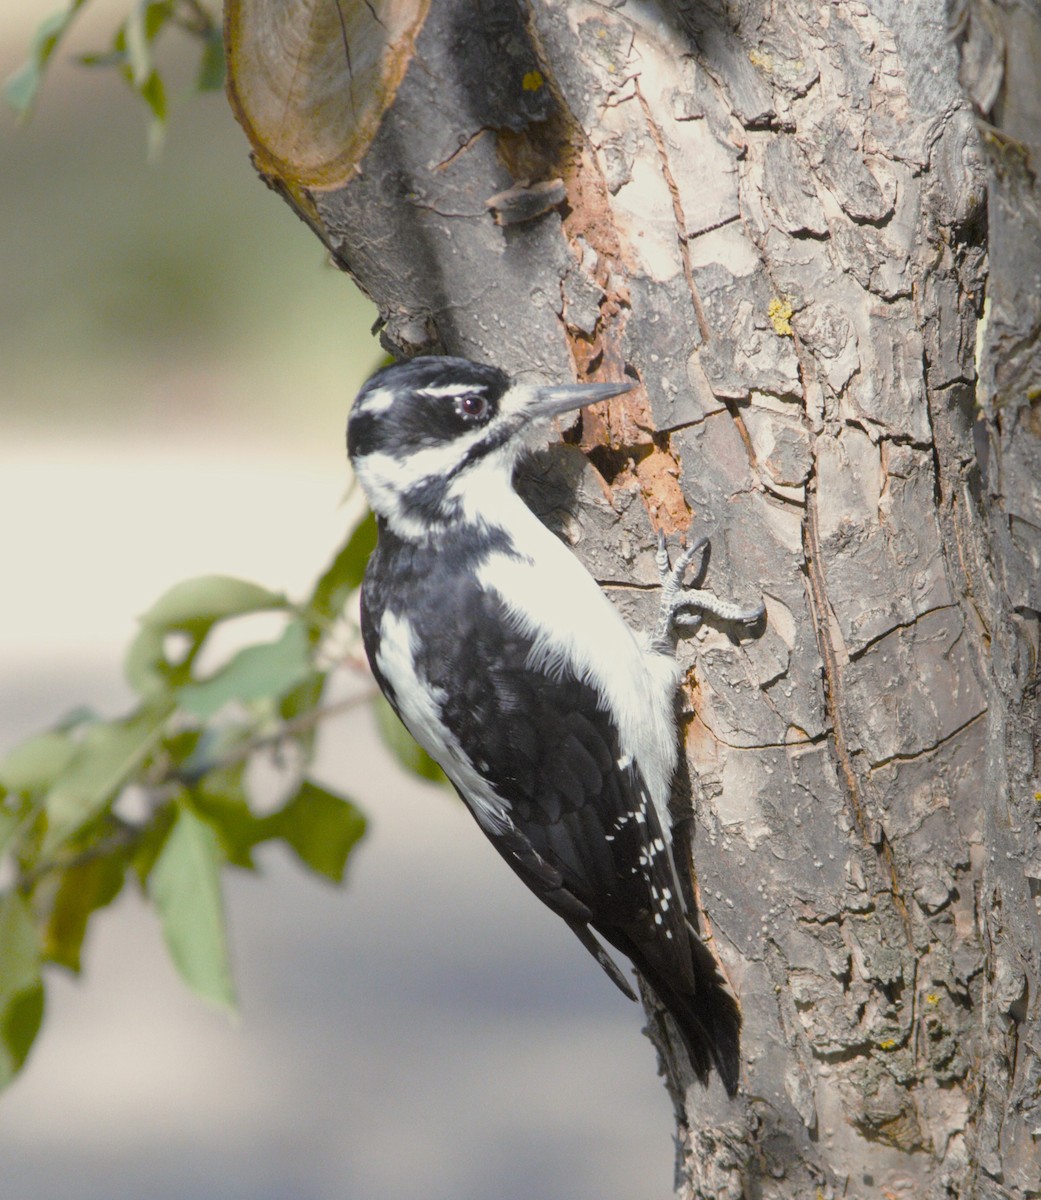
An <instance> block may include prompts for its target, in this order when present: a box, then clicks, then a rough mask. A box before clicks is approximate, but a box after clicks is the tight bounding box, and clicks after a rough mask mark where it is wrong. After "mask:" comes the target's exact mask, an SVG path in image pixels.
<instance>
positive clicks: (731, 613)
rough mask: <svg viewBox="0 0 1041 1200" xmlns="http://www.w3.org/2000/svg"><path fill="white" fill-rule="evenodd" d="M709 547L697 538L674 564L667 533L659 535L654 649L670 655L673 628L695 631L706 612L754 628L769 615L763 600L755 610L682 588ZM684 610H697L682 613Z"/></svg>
mask: <svg viewBox="0 0 1041 1200" xmlns="http://www.w3.org/2000/svg"><path fill="white" fill-rule="evenodd" d="M707 545H708V538H707V537H700V538H698V539H697V540H696V541H694V542H692V543H691V545H689V546H687V547H686V548H685V549H684V550H683V551H682V553H681V554H680V556H679V558H677V560H676V562H675V563H672V562H670V559H669V547H668V543H667V542H666V540H665V534H664V533H662V532H659V534H658V549H657V552H656V553H655V556H654V561H655V563H656V564H657V567H658V575H659V577H660V579H661V601H660V605H659V609H658V624H657V627H656V628H655V631H654V638H653V641H652V644H653V646H654V648H655V650H658V651H661V652H662V653H666V654H667V653H669V652H670V651H671V641H670V636H671V634H672V630H673V628H674V627H675V626H681V625H682V626H684V627H686V628H692V629H696V628H697V627H698V626H699V625H700V624H701V622H702V619H703V616H702V614H704V613H711V614H712V616H714V617H718V618H719V619H720V620H721V621H732V622H736V623H739V624H742V625H754V624H755V622H756V621H758V620H760V619H761V618H762V616H763V614H764V613H765V612H766V605H765V604H764V603H763V601H762V600H760V601H759V603H758V604H757V605H756V607H755V608H752V609H748V608H742V607H741V606H740V605H738V604H734V603H732V602H731V601H729V600H720V598H719V597H718V596H716V595H714V594H713V593H712V592H708V591H704V590H703V589H701V588H685V587H684V586H683V579H684V577H685V576H686V574H687V571H688V570H689V569H690V566H691V564H692V563H693V562H694V560H695V558H697V556H698V555H699V554H700V553H701V552H702V551H703V550H704V549H705V547H706V546H707ZM699 574H700V570H699ZM682 609H694V610H696V611H694V612H682V611H681V610H682Z"/></svg>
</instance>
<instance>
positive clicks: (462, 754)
mask: <svg viewBox="0 0 1041 1200" xmlns="http://www.w3.org/2000/svg"><path fill="white" fill-rule="evenodd" d="M632 386H633V385H632V384H631V383H628V382H627V383H595V384H580V385H575V384H572V385H564V386H548V387H540V386H535V385H532V384H528V383H524V382H520V381H516V380H513V379H511V378H510V377H509V376H508V375H507V374H506V373H505V372H504V371H501V370H499V369H498V368H496V367H492V366H485V365H482V364H479V363H474V362H470V361H468V360H466V359H460V358H447V357H438V358H433V357H427V358H415V359H412V360H411V361H406V362H402V363H398V364H396V365H394V366H391V367H387V368H385V369H384V370H382V371H379V372H377V373H376V374H375V375H374V376H373V377H372V378H371V379H370V380H369V381H368V383H366V384H365V386H364V387H363V388H362V390H361V392H360V393H359V395H358V397H357V400H356V401H355V403H354V405H353V407H352V409H351V414H350V419H349V422H348V428H347V448H348V453H349V456H350V460H351V464H352V467H353V469H354V473H355V476H356V477H357V479H358V481H359V482H360V483H361V486H362V488H363V490H364V492H365V495H366V497H367V498H368V501H369V504H370V506H371V507H372V509H373V511H374V512H375V514H376V521H377V527H378V544H377V547H376V550H375V551H374V553H373V555H372V557H371V559H370V561H369V564H368V568H367V570H366V572H365V578H364V582H363V584H362V589H361V628H362V637H363V640H364V644H365V650H366V654H367V655H368V659H369V663H370V664H371V666H372V671H373V674H374V675H375V677H376V680H377V682H378V683H379V686H380V688H381V689H382V691H383V693H384V695H385V696H386V697H387V699H388V700H389V701H390V704H391V705H392V707H393V708H394V710H395V711H396V712H397V714H398V716H399V717H400V718H401V720H402V721H403V722H404V724H405V725H406V727H407V728H408V729H409V731H410V732H411V734H412V735H413V737H414V738H415V739H416V741H417V742H418V743H419V744H420V745H421V746H422V747H423V748H424V749H425V750H426V751H427V752H428V753H429V754H430V755H431V756H432V757H433V758H434V759H435V760H436V761H437V762H438V763H439V764H440V765H441V767H442V768H443V770H444V772H445V774H446V775H447V776H448V778H449V779H450V780H451V782H452V784H453V785H454V786H455V789H456V791H457V792H458V793H459V795H460V797H461V798H462V800H463V802H464V803H465V804H466V806H467V808H468V809H469V810H470V812H471V813H472V814H473V816H474V817H475V818H476V820H477V822H478V824H479V825H480V827H481V829H482V830H483V831H484V833H485V834H486V835H487V836H488V838H489V839H490V840H491V842H492V844H493V845H494V846H495V848H496V850H498V852H499V853H500V854H501V855H502V857H503V858H504V859H505V860H506V862H507V863H509V865H510V866H511V867H512V868H513V870H514V871H515V872H516V873H517V875H519V876H520V878H521V879H522V880H523V881H524V883H526V884H527V886H528V887H529V888H530V889H531V890H532V891H533V892H534V893H535V894H536V895H537V896H538V897H539V899H540V900H542V901H543V903H545V904H546V905H548V907H549V908H550V909H552V910H553V912H555V913H557V914H558V915H559V916H560V917H562V918H563V920H564V921H565V922H566V923H567V925H568V926H569V927H570V928H571V929H572V930H573V932H574V933H575V934H576V935H577V936H578V939H579V940H580V941H581V943H582V944H583V945H584V946H585V947H586V949H587V950H589V951H590V953H591V954H592V955H593V956H594V957H595V958H596V959H597V961H598V962H599V963H600V965H601V966H602V967H603V968H604V970H605V971H606V972H607V974H608V975H609V976H610V977H611V979H612V980H613V981H614V982H615V983H616V984H617V985H618V987H619V988H620V989H621V990H622V991H623V992H624V993H625V994H626V995H627V996H628V997H630V999H633V1000H635V999H636V996H635V993H634V992H633V990H632V987H631V986H630V984H629V982H628V979H627V977H626V976H625V975H624V974H623V972H622V970H621V969H620V968H619V967H618V966H617V964H616V963H615V962H614V960H613V959H612V958H611V956H610V955H609V954H608V952H607V950H606V949H605V947H604V945H603V944H602V942H601V941H600V940H598V937H597V936H596V935H599V938H601V939H603V941H604V942H606V943H607V944H608V945H610V946H612V947H614V948H615V949H616V950H618V951H620V952H621V953H622V954H624V955H625V956H626V957H627V958H629V959H630V961H631V962H632V964H633V965H634V966H635V967H636V969H637V971H638V972H639V973H640V975H641V976H642V977H643V979H644V980H645V982H646V983H647V984H648V985H649V987H650V988H651V990H652V991H653V992H654V994H655V995H656V997H657V998H658V1000H659V1001H660V1002H661V1005H662V1006H663V1007H664V1009H665V1010H666V1011H667V1012H668V1013H669V1014H671V1016H672V1018H673V1020H674V1021H675V1023H676V1026H677V1028H678V1031H679V1034H680V1036H681V1038H682V1041H683V1043H684V1045H685V1046H686V1049H687V1053H688V1056H689V1058H690V1062H691V1066H692V1068H693V1070H694V1073H695V1075H696V1076H697V1077H698V1078H699V1079H700V1080H701V1081H702V1082H703V1083H704V1082H707V1077H708V1073H709V1070H710V1067H711V1066H712V1065H715V1067H716V1069H717V1070H718V1072H719V1075H720V1078H721V1079H722V1081H723V1084H724V1086H725V1087H726V1090H727V1091H728V1093H729V1094H730V1095H731V1096H732V1095H734V1094H735V1092H736V1088H737V1074H738V1068H739V1062H740V1059H739V1046H738V1037H739V1032H740V1016H739V1013H738V1008H737V1004H736V1002H735V1000H734V998H733V996H732V994H731V993H730V991H729V990H728V989H727V987H726V985H725V983H724V981H723V978H722V976H721V974H720V972H719V969H718V967H717V965H716V962H715V960H714V958H713V957H712V954H711V952H710V951H709V950H708V949H707V948H706V947H705V945H704V944H703V943H702V942H701V940H700V939H699V937H698V936H697V933H696V931H695V927H694V921H693V915H692V913H691V912H689V911H688V909H687V907H686V904H685V902H684V899H683V897H684V892H683V890H682V889H681V887H680V885H679V880H678V875H677V870H676V864H675V861H674V857H673V851H672V846H671V838H670V832H671V820H670V814H669V794H670V789H671V783H672V778H673V775H674V772H675V769H676V761H677V756H678V734H677V728H676V718H675V695H676V688H677V684H678V681H679V674H680V672H679V667H678V665H677V663H676V661H675V656H674V654H673V653H672V650H671V647H670V640H669V639H670V634H671V631H672V627H673V624H674V623H679V622H683V623H693V622H696V621H697V620H698V619H699V617H700V613H701V612H706V611H707V612H711V613H714V614H715V615H716V616H718V617H720V618H721V619H723V620H729V621H739V622H747V623H751V622H754V621H756V620H758V619H759V617H760V616H761V615H762V612H763V609H762V606H761V605H760V606H759V607H758V608H756V609H754V610H743V609H740V608H738V607H737V606H735V605H732V604H729V603H727V602H725V601H721V600H719V599H718V598H717V597H715V596H714V595H712V594H711V593H709V592H705V591H695V590H694V589H691V588H685V587H684V586H683V580H684V577H685V573H686V571H687V570H688V568H689V567H690V565H691V563H692V561H693V559H694V557H695V556H696V554H697V553H699V552H700V551H701V550H702V549H703V547H704V545H705V542H704V539H702V540H701V541H699V542H696V543H695V544H694V545H693V546H692V547H690V549H689V550H688V551H686V552H685V553H684V554H683V555H682V557H680V558H679V559H678V561H677V563H676V564H675V566H670V563H669V555H668V552H667V549H666V547H665V543H664V539H660V540H659V546H658V553H657V562H658V568H659V571H660V573H661V575H662V582H663V588H662V601H661V611H660V616H659V620H658V623H657V626H656V628H655V630H654V633H653V635H652V636H651V637H649V638H648V637H645V636H643V635H637V634H634V633H633V632H632V631H631V630H630V628H629V626H628V625H627V624H626V622H625V621H624V620H623V619H622V617H621V616H620V615H619V613H618V612H617V611H616V609H615V608H614V606H613V605H612V604H611V602H610V601H609V600H608V599H607V598H606V596H605V595H604V593H603V592H602V591H601V589H600V587H599V585H598V584H597V583H596V581H595V580H594V579H593V577H592V576H591V575H590V574H589V573H588V571H587V570H586V569H585V567H584V566H582V564H581V563H580V562H579V560H578V559H577V558H576V557H575V556H574V555H573V554H572V553H571V551H570V550H569V549H568V548H567V547H566V546H565V545H564V543H563V542H562V541H560V540H559V539H558V538H557V537H556V536H555V535H554V534H553V533H552V532H550V530H549V529H547V528H546V526H545V525H543V524H542V522H541V521H539V519H538V518H537V517H536V516H535V514H534V513H533V512H532V511H531V509H529V508H528V507H527V505H526V504H525V503H524V502H523V501H522V500H521V498H520V496H519V495H518V494H517V492H516V491H515V490H514V485H513V476H514V468H515V467H516V465H517V463H518V461H519V460H520V459H521V458H522V457H523V456H524V455H525V454H527V453H530V452H531V451H532V450H533V449H535V448H537V447H538V446H540V445H541V444H544V443H545V441H546V436H547V433H548V427H549V426H550V424H551V422H552V419H553V418H554V417H556V416H559V415H562V414H565V413H569V412H572V411H574V410H576V409H578V408H580V407H583V406H584V405H587V404H594V403H597V402H598V401H602V400H606V399H608V398H609V397H611V396H616V395H619V394H620V393H622V392H625V391H628V390H629V389H630V388H631V387H632ZM692 609H693V610H696V613H691V612H690V610H692Z"/></svg>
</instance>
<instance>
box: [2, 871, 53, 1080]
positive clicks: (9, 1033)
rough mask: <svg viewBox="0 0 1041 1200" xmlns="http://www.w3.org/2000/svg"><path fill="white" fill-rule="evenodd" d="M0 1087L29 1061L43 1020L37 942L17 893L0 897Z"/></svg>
mask: <svg viewBox="0 0 1041 1200" xmlns="http://www.w3.org/2000/svg"><path fill="white" fill-rule="evenodd" d="M0 964H2V966H3V969H2V970H0V1087H6V1086H7V1084H8V1083H10V1082H11V1080H12V1079H13V1078H14V1076H15V1075H16V1074H17V1073H18V1071H19V1070H20V1069H21V1067H22V1064H23V1063H24V1062H25V1060H26V1058H27V1057H28V1054H29V1050H30V1048H31V1047H32V1044H33V1039H34V1038H35V1037H36V1034H37V1033H38V1031H39V1028H40V1022H41V1021H42V1020H43V978H42V976H41V974H40V939H39V936H38V934H37V932H36V925H35V923H34V922H33V918H32V913H31V912H30V910H29V906H28V904H27V903H26V901H25V900H24V899H23V898H22V897H21V896H20V895H18V893H17V892H8V893H6V894H5V895H2V896H0Z"/></svg>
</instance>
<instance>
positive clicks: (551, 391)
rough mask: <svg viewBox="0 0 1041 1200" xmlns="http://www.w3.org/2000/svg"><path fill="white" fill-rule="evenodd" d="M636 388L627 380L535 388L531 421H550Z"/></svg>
mask: <svg viewBox="0 0 1041 1200" xmlns="http://www.w3.org/2000/svg"><path fill="white" fill-rule="evenodd" d="M634 387H636V384H635V383H632V382H631V381H629V380H626V381H625V382H624V383H565V384H554V385H551V386H550V387H539V388H534V389H533V390H532V397H533V403H532V405H531V408H530V410H529V411H530V414H531V419H532V420H535V421H548V420H549V419H550V418H551V417H559V416H560V415H561V413H567V412H574V410H575V409H576V408H585V406H586V405H587V404H596V403H597V402H598V401H600V400H609V399H610V398H611V397H612V396H620V395H621V394H622V393H623V392H631V391H632V390H633V388H634Z"/></svg>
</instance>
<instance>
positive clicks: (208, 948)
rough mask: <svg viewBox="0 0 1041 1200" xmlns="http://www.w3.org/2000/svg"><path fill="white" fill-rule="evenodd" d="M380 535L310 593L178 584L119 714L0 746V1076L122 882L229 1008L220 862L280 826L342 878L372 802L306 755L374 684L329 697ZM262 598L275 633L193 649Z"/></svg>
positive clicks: (347, 549) (154, 621)
mask: <svg viewBox="0 0 1041 1200" xmlns="http://www.w3.org/2000/svg"><path fill="white" fill-rule="evenodd" d="M375 536H376V534H375V523H374V521H373V519H372V517H371V516H369V515H367V516H365V517H364V518H363V519H362V520H361V521H360V522H359V523H358V524H357V525H356V526H355V528H354V529H353V530H352V531H351V533H350V536H349V537H348V538H347V540H346V542H345V544H344V545H343V547H342V548H341V549H340V551H339V552H338V553H337V555H336V557H335V558H334V560H333V562H332V563H331V564H330V566H329V567H328V569H327V570H326V571H325V572H324V573H323V574H322V576H321V577H320V578H319V579H318V581H317V583H316V584H315V586H314V588H313V590H312V592H311V595H310V596H309V597H308V599H307V600H306V602H305V603H303V604H299V605H297V604H293V603H292V602H291V601H290V600H289V599H287V598H286V597H285V596H283V595H281V594H279V593H276V592H272V591H269V590H268V589H266V588H263V587H260V586H259V585H257V584H254V583H250V582H247V581H245V580H241V579H233V578H229V577H227V576H207V577H204V578H200V579H191V580H187V581H185V582H183V583H179V584H177V585H175V586H174V587H173V588H171V589H170V590H169V591H168V592H166V594H165V595H163V596H162V597H160V599H159V600H158V601H157V602H156V603H155V604H154V605H153V606H152V607H151V609H149V611H148V612H146V613H145V614H144V616H143V617H142V618H141V622H140V629H139V630H138V633H137V635H136V637H135V638H134V640H133V642H132V643H131V645H130V647H129V650H128V652H127V656H126V662H125V671H126V676H127V679H128V681H129V683H130V685H131V687H132V688H133V690H134V692H135V694H136V698H137V700H136V704H135V705H134V706H133V708H132V709H131V710H130V711H129V712H127V713H125V714H123V715H122V716H120V717H117V718H115V719H104V718H102V717H99V716H97V715H95V714H92V713H89V712H84V711H80V712H77V713H75V714H73V715H72V716H71V717H69V718H67V719H66V720H65V721H63V722H62V723H60V724H59V725H57V726H56V727H55V728H53V729H50V730H47V731H45V732H43V733H40V734H37V735H36V736H34V737H32V738H30V739H28V740H27V741H25V742H23V743H22V744H21V745H19V746H16V747H15V748H14V749H13V750H11V751H10V752H9V753H8V754H7V756H6V757H5V758H4V759H3V760H2V761H0V879H2V880H5V881H7V882H6V883H5V885H4V886H3V887H2V888H0V964H2V966H0V1086H2V1085H3V1084H6V1083H7V1082H9V1081H10V1079H11V1078H13V1076H14V1075H15V1074H16V1073H17V1071H18V1070H19V1069H20V1068H21V1066H22V1065H23V1063H24V1062H25V1060H26V1057H27V1055H28V1053H29V1050H30V1048H31V1046H32V1043H33V1040H34V1038H35V1037H36V1034H37V1032H38V1030H39V1028H40V1024H41V1021H42V1018H43V1012H44V991H45V970H46V969H47V968H48V967H53V966H61V967H64V968H66V969H68V970H70V971H73V972H78V971H79V970H80V969H81V956H82V949H83V944H84V939H85V937H86V934H87V930H88V928H89V924H90V920H91V918H92V917H93V916H94V914H95V913H96V912H97V911H99V910H100V909H102V908H104V907H105V906H106V905H108V904H111V903H112V901H113V900H115V899H116V897H117V896H118V895H119V894H120V893H121V891H122V890H123V888H124V887H125V886H126V885H127V884H128V882H134V883H136V885H137V886H138V887H139V888H140V889H141V891H142V892H143V894H144V895H145V896H146V897H147V898H148V900H149V901H150V902H151V904H152V906H153V907H154V909H155V912H156V915H157V917H158V919H159V924H160V927H161V929H162V933H163V936H164V938H165V941H166V944H167V947H168V949H169V952H170V955H171V957H172V959H173V961H174V963H175V964H176V966H177V969H178V970H179V972H180V974H181V975H182V977H183V978H184V980H185V981H186V982H187V983H188V984H189V986H190V987H192V988H193V989H194V990H195V991H196V992H198V993H199V994H200V995H201V996H203V997H205V998H206V999H207V1000H209V1001H210V1002H212V1003H214V1004H216V1005H218V1006H219V1007H222V1008H225V1009H230V1008H232V1007H233V1006H234V987H233V982H232V975H231V970H230V966H229V960H228V949H227V939H226V934H225V926H224V916H223V904H222V899H221V876H222V872H223V870H224V869H225V868H227V867H235V868H239V869H243V870H253V869H255V863H254V858H253V852H254V850H255V849H256V847H257V846H259V845H260V844H262V843H265V842H269V841H272V840H280V841H282V842H284V843H285V844H286V845H287V846H288V847H289V848H290V849H291V850H292V851H293V853H294V854H295V855H296V856H297V858H299V860H300V861H301V862H302V863H303V865H304V866H306V867H307V868H309V869H310V870H311V871H313V872H315V873H317V874H319V875H321V876H323V877H324V878H327V879H329V880H331V881H333V882H336V883H339V882H341V881H342V879H343V876H344V871H345V868H346V865H347V860H348V857H349V855H350V853H351V850H352V849H353V848H354V846H355V845H356V843H357V842H358V840H359V838H360V837H361V836H362V834H363V833H364V830H365V819H364V817H363V816H362V815H361V813H360V812H359V811H358V809H357V808H356V807H355V806H354V804H353V803H352V802H351V801H350V800H349V799H347V798H346V797H343V796H339V795H336V794H335V793H334V792H332V791H330V790H329V789H328V788H326V787H324V786H322V785H321V784H319V783H317V782H315V780H313V779H311V778H309V777H308V769H309V767H310V765H311V762H312V760H313V755H314V746H315V738H316V734H317V731H318V730H319V728H320V726H321V725H322V723H323V722H325V721H326V720H328V719H330V718H331V717H333V716H336V715H339V714H341V713H343V712H344V711H346V710H347V709H349V708H351V707H354V706H356V705H358V704H362V703H369V702H371V701H372V700H373V697H374V694H375V690H374V689H373V688H372V687H371V685H370V684H368V683H367V682H366V683H364V684H363V685H362V687H361V690H360V691H358V692H356V693H354V694H352V695H351V696H349V697H348V698H346V699H338V700H335V701H332V702H326V701H325V699H324V697H325V693H326V691H327V686H328V683H329V681H330V678H331V677H332V675H333V674H334V673H335V672H337V671H342V670H344V669H347V670H351V671H355V672H357V671H358V670H359V667H360V664H361V660H360V656H359V646H358V641H359V633H358V629H357V626H356V624H355V623H354V622H353V621H352V620H351V619H350V618H349V617H348V616H347V615H346V611H347V609H348V607H349V603H350V600H351V598H352V596H353V594H354V593H355V592H356V591H357V589H358V587H359V586H360V584H361V580H362V575H363V573H364V569H365V563H366V562H367V560H368V556H369V554H370V552H371V550H372V548H373V546H374V544H375ZM261 612H267V613H275V614H277V615H278V616H279V617H281V618H282V628H281V632H280V634H279V635H278V636H277V637H276V638H275V639H274V640H273V641H268V642H263V643H259V644H255V645H248V646H246V647H245V648H244V649H241V650H239V651H238V652H237V653H235V654H233V655H232V656H231V657H230V658H228V659H227V660H226V661H224V662H222V663H220V664H219V665H218V666H217V667H215V668H212V669H203V668H201V667H200V665H199V664H200V663H201V662H202V661H203V659H204V658H205V657H206V656H204V655H203V651H204V649H206V648H207V647H210V648H212V646H211V639H212V638H213V635H214V634H215V633H216V632H217V631H218V630H220V629H224V628H227V627H228V626H230V625H231V624H233V623H234V622H235V621H237V620H239V619H240V618H243V617H247V616H250V615H252V614H256V613H261ZM380 725H381V729H385V730H386V732H387V735H388V739H389V742H390V745H391V748H392V750H394V751H395V752H396V753H397V754H398V756H399V758H400V759H401V760H402V761H403V762H404V763H405V765H406V766H408V767H409V768H410V769H412V770H418V771H419V772H420V773H421V774H425V775H427V776H428V777H430V778H434V777H436V775H437V770H436V767H435V766H434V764H432V763H431V762H430V760H429V759H426V758H425V756H423V755H422V753H421V752H420V751H418V748H416V747H415V745H414V743H412V742H411V740H410V739H409V738H408V736H407V734H405V733H404V730H402V729H401V727H400V725H398V724H397V723H396V721H394V719H393V717H392V716H391V721H386V720H385V718H384V717H381V721H380ZM261 758H267V759H268V760H274V761H275V762H276V765H277V766H278V767H279V769H280V781H281V790H282V793H283V796H284V799H283V800H282V802H281V803H280V804H279V805H278V806H277V807H276V808H275V809H274V810H273V811H262V806H261V805H260V804H258V797H257V795H256V794H255V792H256V788H255V786H254V785H253V784H252V783H251V775H250V769H249V768H250V767H251V765H252V764H253V763H255V762H257V761H258V760H260V759H261Z"/></svg>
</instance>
